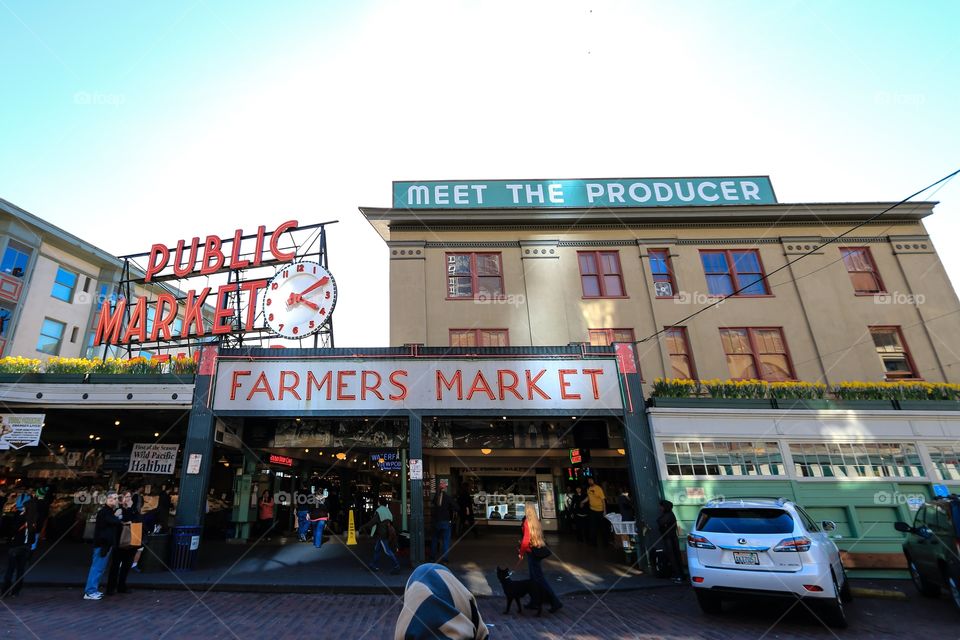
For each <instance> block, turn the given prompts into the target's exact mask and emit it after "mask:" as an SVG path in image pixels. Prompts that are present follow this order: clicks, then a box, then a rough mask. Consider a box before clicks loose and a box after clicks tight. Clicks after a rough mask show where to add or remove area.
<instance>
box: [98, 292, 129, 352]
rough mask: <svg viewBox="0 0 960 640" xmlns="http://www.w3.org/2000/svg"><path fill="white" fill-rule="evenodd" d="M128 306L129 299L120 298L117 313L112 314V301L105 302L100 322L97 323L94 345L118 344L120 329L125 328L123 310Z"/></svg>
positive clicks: (101, 310)
mask: <svg viewBox="0 0 960 640" xmlns="http://www.w3.org/2000/svg"><path fill="white" fill-rule="evenodd" d="M126 306H127V299H126V298H120V300H119V302H117V309H116V312H115V313H114V314H113V315H111V314H110V299H109V298H107V299H106V300H104V301H103V307H101V309H100V320H99V321H98V322H97V332H96V333H94V334H93V344H95V345H101V344H103V343H104V342H106V343H107V344H117V340H118V339H119V338H120V328H121V327H122V326H123V310H124V309H125V308H126Z"/></svg>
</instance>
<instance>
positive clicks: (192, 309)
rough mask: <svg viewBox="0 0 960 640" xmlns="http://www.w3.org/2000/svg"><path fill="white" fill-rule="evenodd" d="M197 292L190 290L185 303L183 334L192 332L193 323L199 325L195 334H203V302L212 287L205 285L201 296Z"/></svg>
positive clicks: (181, 331) (181, 332) (181, 333)
mask: <svg viewBox="0 0 960 640" xmlns="http://www.w3.org/2000/svg"><path fill="white" fill-rule="evenodd" d="M196 294H197V292H196V291H193V290H191V291H190V292H188V293H187V301H186V302H185V303H184V304H183V329H181V330H180V335H182V336H185V335H188V334H190V325H191V324H195V325H196V326H197V331H196V332H195V333H194V334H193V335H196V336H202V335H203V313H202V311H203V303H204V301H205V300H206V299H207V296H208V295H210V287H204V289H203V291H201V292H200V295H199V296H197V295H196ZM194 296H196V299H194Z"/></svg>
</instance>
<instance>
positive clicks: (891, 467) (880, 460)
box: [790, 442, 925, 478]
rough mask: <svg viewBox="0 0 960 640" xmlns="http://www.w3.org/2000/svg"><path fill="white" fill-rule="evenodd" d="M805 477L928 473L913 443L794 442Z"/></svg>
mask: <svg viewBox="0 0 960 640" xmlns="http://www.w3.org/2000/svg"><path fill="white" fill-rule="evenodd" d="M790 452H791V454H792V455H793V464H794V468H795V469H796V473H797V475H798V476H801V477H804V478H919V477H923V476H924V475H925V474H924V472H923V467H922V465H921V464H920V457H919V456H918V455H917V449H916V447H915V446H914V445H913V444H908V443H897V442H864V443H851V442H791V443H790Z"/></svg>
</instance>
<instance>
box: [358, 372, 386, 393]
mask: <svg viewBox="0 0 960 640" xmlns="http://www.w3.org/2000/svg"><path fill="white" fill-rule="evenodd" d="M368 375H369V376H373V377H374V378H376V382H374V383H373V384H372V385H370V384H368V383H367V376H368ZM381 382H383V378H381V377H380V374H379V373H377V372H376V371H362V372H361V373H360V399H361V400H366V399H367V391H369V392H370V393H372V394H374V395H375V396H377V397H378V398H380V399H381V400H383V395H382V394H381V393H380V391H379V388H380V383H381Z"/></svg>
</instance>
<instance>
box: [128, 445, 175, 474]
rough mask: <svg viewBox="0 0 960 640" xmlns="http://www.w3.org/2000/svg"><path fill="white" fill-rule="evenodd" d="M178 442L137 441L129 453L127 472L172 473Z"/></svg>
mask: <svg viewBox="0 0 960 640" xmlns="http://www.w3.org/2000/svg"><path fill="white" fill-rule="evenodd" d="M179 449H180V445H178V444H156V443H148V442H138V443H136V444H135V445H133V451H132V452H131V453H130V466H129V467H127V471H128V472H129V473H156V474H162V475H172V474H173V470H174V467H176V465H177V451H178V450H179Z"/></svg>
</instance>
